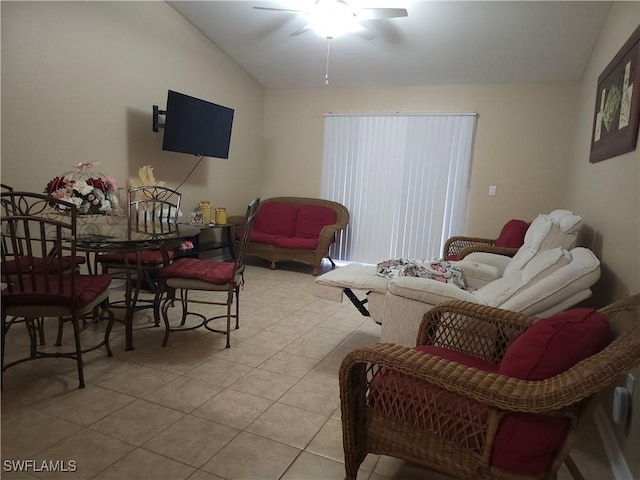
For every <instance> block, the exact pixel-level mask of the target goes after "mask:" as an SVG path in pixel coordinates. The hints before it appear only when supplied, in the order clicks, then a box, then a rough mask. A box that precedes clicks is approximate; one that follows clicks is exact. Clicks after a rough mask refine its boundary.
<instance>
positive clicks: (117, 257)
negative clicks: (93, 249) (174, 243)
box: [98, 250, 175, 267]
mask: <svg viewBox="0 0 640 480" xmlns="http://www.w3.org/2000/svg"><path fill="white" fill-rule="evenodd" d="M138 255H139V256H140V265H143V266H148V267H151V266H155V267H157V266H159V265H162V264H163V263H164V259H163V258H162V253H161V252H160V250H142V251H141V252H139V253H138ZM167 256H168V258H169V260H173V258H174V256H175V254H174V252H173V251H171V250H169V251H168V252H167ZM98 262H100V263H107V264H109V263H111V264H117V265H121V264H124V263H129V264H135V263H136V262H137V259H136V253H135V252H130V253H116V252H111V253H104V254H102V255H100V256H98Z"/></svg>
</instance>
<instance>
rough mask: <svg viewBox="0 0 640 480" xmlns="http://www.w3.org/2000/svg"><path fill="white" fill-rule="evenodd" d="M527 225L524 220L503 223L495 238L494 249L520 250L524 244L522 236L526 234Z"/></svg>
mask: <svg viewBox="0 0 640 480" xmlns="http://www.w3.org/2000/svg"><path fill="white" fill-rule="evenodd" d="M528 228H529V224H528V223H527V222H525V221H524V220H509V221H508V222H507V223H505V225H504V227H502V230H501V231H500V235H498V238H496V241H495V243H494V245H495V246H496V247H505V248H520V247H521V246H522V244H523V243H524V235H525V234H526V233H527V229H528Z"/></svg>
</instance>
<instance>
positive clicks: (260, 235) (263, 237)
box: [236, 230, 280, 245]
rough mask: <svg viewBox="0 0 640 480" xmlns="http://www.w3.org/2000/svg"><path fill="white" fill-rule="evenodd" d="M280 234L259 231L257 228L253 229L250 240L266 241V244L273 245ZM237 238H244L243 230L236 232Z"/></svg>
mask: <svg viewBox="0 0 640 480" xmlns="http://www.w3.org/2000/svg"><path fill="white" fill-rule="evenodd" d="M279 236H280V235H274V234H272V233H265V232H258V231H256V230H252V231H251V233H250V234H249V241H250V242H253V243H264V244H266V245H273V241H274V240H275V239H276V238H278V237H279ZM236 238H237V239H238V240H241V239H242V232H237V233H236Z"/></svg>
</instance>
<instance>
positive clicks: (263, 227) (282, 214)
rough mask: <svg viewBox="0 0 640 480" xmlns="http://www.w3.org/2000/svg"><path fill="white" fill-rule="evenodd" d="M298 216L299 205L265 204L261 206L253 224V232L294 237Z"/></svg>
mask: <svg viewBox="0 0 640 480" xmlns="http://www.w3.org/2000/svg"><path fill="white" fill-rule="evenodd" d="M297 214H298V206H297V205H291V204H289V203H280V202H265V203H263V204H261V205H260V208H259V210H258V213H257V215H256V219H255V221H254V224H253V230H254V231H258V232H265V233H271V234H272V235H282V236H285V237H290V236H291V235H293V229H294V228H295V224H296V215H297Z"/></svg>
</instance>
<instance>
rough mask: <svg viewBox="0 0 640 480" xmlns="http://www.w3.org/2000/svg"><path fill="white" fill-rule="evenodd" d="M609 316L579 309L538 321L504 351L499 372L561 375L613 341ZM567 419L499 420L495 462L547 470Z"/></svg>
mask: <svg viewBox="0 0 640 480" xmlns="http://www.w3.org/2000/svg"><path fill="white" fill-rule="evenodd" d="M611 339H612V334H611V330H610V327H609V322H608V321H607V318H606V317H605V316H604V315H602V314H601V313H599V312H597V311H596V310H594V309H590V308H578V309H573V310H569V311H567V312H564V313H561V314H559V315H556V316H554V317H550V318H545V319H541V320H538V321H537V322H536V323H534V324H533V325H532V326H531V327H529V328H528V329H527V330H526V331H525V332H524V333H523V334H522V335H520V336H519V337H518V338H517V339H516V340H515V341H514V342H513V343H512V344H511V345H510V346H509V348H508V349H507V351H506V352H505V355H504V358H503V360H502V363H501V364H500V369H499V371H498V373H500V374H502V375H507V376H509V377H514V378H519V379H521V380H543V379H545V378H551V377H553V376H555V375H558V374H560V373H562V372H564V371H565V370H567V369H569V368H571V367H572V366H573V365H575V364H576V363H578V362H579V361H580V360H583V359H585V358H587V357H589V356H591V355H594V354H596V353H597V352H599V351H600V350H602V349H603V348H604V347H605V346H606V345H607V344H608V343H609V342H611ZM568 428H569V420H568V419H566V418H563V417H548V416H542V415H533V414H509V415H506V416H505V417H504V418H503V419H502V421H501V422H500V426H499V427H498V432H497V433H496V437H495V441H494V446H493V451H492V456H491V463H492V464H493V465H496V466H499V467H502V468H505V469H507V470H511V471H515V472H520V473H526V474H532V475H533V474H538V473H540V472H542V471H544V470H545V469H546V468H547V467H548V466H549V464H550V462H551V460H552V459H553V457H554V456H555V454H556V452H557V450H558V448H559V447H560V446H561V444H562V442H563V441H564V438H565V435H566V433H567V429H568Z"/></svg>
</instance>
